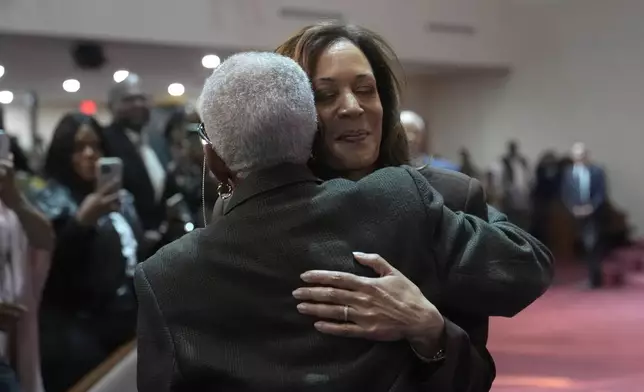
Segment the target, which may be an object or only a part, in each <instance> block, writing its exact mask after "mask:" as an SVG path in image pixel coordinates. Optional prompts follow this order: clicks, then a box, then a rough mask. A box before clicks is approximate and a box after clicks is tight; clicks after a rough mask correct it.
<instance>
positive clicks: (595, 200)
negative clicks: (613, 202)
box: [561, 164, 606, 211]
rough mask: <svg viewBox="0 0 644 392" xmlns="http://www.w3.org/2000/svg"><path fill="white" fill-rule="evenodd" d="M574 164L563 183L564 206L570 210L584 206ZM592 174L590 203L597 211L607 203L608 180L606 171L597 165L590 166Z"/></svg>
mask: <svg viewBox="0 0 644 392" xmlns="http://www.w3.org/2000/svg"><path fill="white" fill-rule="evenodd" d="M574 167H575V166H574V164H573V165H570V166H568V167H567V168H566V169H565V170H564V173H563V179H562V183H561V196H562V199H563V202H564V204H565V205H566V207H567V208H568V209H570V210H572V208H573V207H575V206H580V205H582V204H583V203H582V201H581V192H580V189H579V182H578V181H577V180H576V179H575V175H574V173H573V170H574ZM588 171H589V173H590V203H591V204H592V206H593V209H594V210H595V211H597V210H598V209H599V208H600V207H601V206H602V205H603V204H604V203H605V202H606V178H605V175H604V170H603V169H602V168H601V167H599V166H596V165H589V166H588Z"/></svg>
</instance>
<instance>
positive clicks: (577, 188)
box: [561, 143, 606, 289]
mask: <svg viewBox="0 0 644 392" xmlns="http://www.w3.org/2000/svg"><path fill="white" fill-rule="evenodd" d="M570 155H571V158H572V165H570V166H569V167H568V168H567V169H566V170H565V171H564V173H563V179H562V184H561V192H562V199H563V202H564V204H565V205H566V207H567V208H568V210H569V211H570V212H571V213H572V215H573V216H574V217H575V220H576V222H577V230H578V234H579V236H580V237H581V240H582V243H583V245H584V252H585V258H586V263H587V266H588V274H589V279H590V281H589V285H590V288H592V289H596V288H599V287H601V286H602V283H603V282H602V270H601V261H602V256H603V255H602V253H603V252H602V250H601V247H600V245H601V241H600V235H599V234H600V227H599V225H600V221H599V218H600V214H599V213H600V212H601V208H602V207H603V206H604V203H605V202H606V178H605V174H604V170H603V169H602V168H601V167H599V166H597V165H595V164H593V163H592V162H591V161H590V159H589V157H588V155H589V152H588V149H587V148H586V145H585V144H583V143H575V144H574V145H573V146H572V148H571V149H570Z"/></svg>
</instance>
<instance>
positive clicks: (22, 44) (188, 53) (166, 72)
mask: <svg viewBox="0 0 644 392" xmlns="http://www.w3.org/2000/svg"><path fill="white" fill-rule="evenodd" d="M73 43H74V42H73V41H71V40H67V39H58V38H44V37H27V36H10V35H0V65H3V66H4V68H5V74H4V76H3V77H2V78H0V90H10V91H12V92H14V96H15V97H16V98H15V99H18V97H19V96H20V95H21V93H24V92H27V91H35V92H36V93H37V94H38V98H39V100H40V101H41V102H48V103H64V102H70V101H74V102H78V101H80V100H83V99H92V100H96V101H97V102H99V103H101V102H104V101H105V100H106V99H107V91H108V90H109V88H110V86H112V85H113V84H114V80H113V74H114V72H115V71H117V70H119V69H126V70H129V71H130V72H134V73H137V74H139V76H140V77H141V79H142V82H143V85H144V88H145V89H146V90H147V92H148V93H149V94H151V95H152V96H153V97H155V98H156V99H163V98H165V97H168V93H167V88H168V85H169V84H171V83H175V82H178V83H182V84H183V85H184V86H185V89H186V93H185V95H186V96H187V97H191V96H196V95H197V94H198V93H199V91H200V89H201V86H202V84H203V80H204V79H205V78H206V77H207V76H208V75H209V72H210V71H209V70H208V69H206V68H204V67H203V66H202V65H201V58H202V57H203V56H204V55H206V54H210V53H214V54H217V55H218V56H220V57H221V58H224V57H226V56H228V55H230V54H231V53H230V52H224V51H217V50H212V49H208V48H186V47H169V46H161V45H142V44H131V43H113V42H107V43H104V52H105V57H106V58H107V63H106V64H105V66H104V67H103V68H102V69H100V70H97V71H86V70H80V69H78V67H77V66H76V65H75V64H74V61H73V59H72V56H71V54H70V48H71V46H72V45H73ZM66 79H77V80H79V81H80V83H81V88H80V90H79V91H78V92H76V93H68V92H65V90H63V88H62V83H63V81H64V80H66Z"/></svg>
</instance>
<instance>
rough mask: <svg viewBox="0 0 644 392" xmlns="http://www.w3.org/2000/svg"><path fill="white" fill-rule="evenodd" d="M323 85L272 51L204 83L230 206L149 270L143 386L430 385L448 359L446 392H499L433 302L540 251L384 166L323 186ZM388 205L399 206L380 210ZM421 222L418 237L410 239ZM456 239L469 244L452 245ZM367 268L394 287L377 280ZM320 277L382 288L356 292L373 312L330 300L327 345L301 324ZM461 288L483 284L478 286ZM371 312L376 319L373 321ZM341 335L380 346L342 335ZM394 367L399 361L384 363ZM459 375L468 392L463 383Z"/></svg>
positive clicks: (246, 58) (143, 313)
mask: <svg viewBox="0 0 644 392" xmlns="http://www.w3.org/2000/svg"><path fill="white" fill-rule="evenodd" d="M321 61H322V60H321ZM310 86H311V85H310V81H309V79H308V77H307V75H306V73H305V72H304V71H303V70H302V69H301V68H300V67H299V66H298V65H297V64H296V63H295V62H294V61H292V60H290V59H287V58H285V57H282V56H278V55H275V54H270V53H243V54H238V55H235V56H232V57H230V58H228V59H227V60H226V61H224V62H223V63H222V64H221V65H220V66H219V67H218V68H217V69H216V70H215V71H214V72H213V74H212V76H211V77H210V78H209V79H208V80H207V81H206V84H205V86H204V89H203V92H202V95H201V97H200V100H199V102H200V114H201V117H202V119H203V121H204V137H205V140H207V141H208V142H209V144H208V145H207V146H206V147H205V154H206V157H207V162H208V166H209V168H210V170H211V171H212V172H214V173H215V174H216V176H217V177H218V178H219V180H220V181H222V183H223V184H230V186H231V189H230V190H229V192H228V194H229V196H230V197H229V198H228V199H227V200H228V202H227V203H226V205H225V211H224V215H223V216H222V217H221V218H220V219H218V220H216V221H215V222H214V223H213V224H212V225H211V226H208V227H207V228H206V229H204V230H199V231H197V232H194V233H191V234H189V235H187V236H185V237H183V238H182V239H180V240H179V241H176V242H174V243H172V244H170V245H168V246H167V247H165V248H163V249H162V250H161V251H160V252H159V253H157V254H156V255H155V256H153V257H152V258H151V259H149V260H147V261H146V262H144V263H143V264H142V265H141V266H139V267H138V268H137V275H136V284H137V294H138V298H139V300H140V312H139V334H138V350H139V373H138V377H139V391H141V392H145V391H159V392H161V391H167V390H174V391H181V390H186V391H188V390H194V389H195V388H199V387H200V388H204V387H206V388H209V389H220V390H236V391H250V390H265V391H278V390H279V391H303V390H334V391H350V390H351V391H354V390H369V391H374V392H375V391H378V390H382V391H384V390H387V391H409V390H418V388H421V387H422V388H427V386H426V382H427V380H428V379H431V378H432V376H433V371H434V370H435V369H437V368H440V366H441V365H440V363H441V362H442V361H443V360H446V361H449V362H450V363H451V366H456V367H458V368H459V370H460V372H455V373H454V374H452V376H451V377H450V380H449V381H447V382H448V383H449V385H450V386H452V387H450V389H447V388H444V389H443V390H454V389H456V390H461V389H463V388H462V387H463V386H464V385H470V383H472V384H475V385H485V386H486V385H487V382H488V378H487V373H486V372H485V371H484V372H483V373H484V374H481V373H480V371H481V369H482V368H485V366H481V365H480V363H479V362H480V360H479V359H478V358H477V354H476V352H473V351H470V345H469V340H468V339H467V336H466V335H465V334H464V333H463V331H462V330H461V329H460V328H458V327H457V326H454V325H452V324H451V323H449V322H446V321H445V320H444V319H443V318H442V316H441V315H440V314H439V313H438V311H437V310H436V308H435V307H434V306H433V304H432V303H431V302H430V301H434V300H436V299H439V298H443V296H444V295H445V296H446V297H448V296H449V294H450V293H449V291H448V290H447V292H445V291H444V288H445V287H446V286H448V285H446V284H445V280H447V279H449V280H451V279H455V280H456V281H460V274H459V273H458V270H461V269H463V270H464V271H465V270H468V266H469V265H470V262H471V261H473V260H477V261H478V262H480V263H482V264H484V265H486V266H488V267H490V266H492V265H496V263H497V260H496V257H500V258H502V259H503V258H507V259H512V260H514V262H515V263H521V261H524V262H526V263H528V264H529V263H531V260H532V258H533V257H534V256H533V248H532V247H531V246H526V244H524V242H523V240H519V241H518V242H517V243H515V242H513V241H511V240H508V238H507V237H506V234H504V232H505V230H504V229H500V228H498V227H492V226H491V225H489V224H487V223H485V222H484V221H482V220H480V219H477V218H475V217H470V216H465V217H463V216H462V215H456V214H455V213H453V212H452V211H449V210H448V209H446V208H444V205H443V203H442V198H441V197H440V196H439V195H438V194H437V193H435V191H434V190H433V189H432V188H431V187H430V186H429V184H428V183H427V181H426V180H425V179H424V178H423V177H422V176H421V174H420V173H419V172H418V171H416V170H415V169H413V168H410V167H405V168H397V167H396V168H394V167H390V168H388V169H383V170H379V171H376V172H375V173H373V174H371V175H367V176H365V177H364V178H362V179H361V180H360V181H356V182H354V181H348V180H345V179H335V180H329V181H327V182H324V183H322V182H321V181H320V180H319V179H317V178H316V177H315V176H314V175H313V174H312V172H311V171H310V169H309V168H308V167H307V161H308V160H309V158H310V155H311V151H312V147H313V143H314V139H315V137H316V133H317V115H316V107H315V101H314V96H313V91H311V87H310ZM374 88H375V87H374ZM240 96H241V97H248V98H247V99H243V100H240V99H239V97H240ZM222 107H225V108H227V109H228V110H225V111H222V110H221V108H222ZM318 110H320V109H318ZM396 118H397V117H396ZM363 119H365V118H363ZM353 120H354V121H353V125H354V126H356V127H359V126H360V124H359V121H358V120H356V119H355V118H354V119H353ZM368 120H375V121H376V122H378V120H376V119H375V118H374V117H371V118H369V119H368ZM361 124H362V126H363V127H365V128H350V129H349V130H348V131H346V133H345V134H343V138H346V140H345V141H344V142H346V143H354V142H355V143H361V142H362V141H364V142H366V144H369V143H370V142H371V141H372V140H371V139H370V138H369V137H368V136H367V138H369V139H370V140H369V141H366V140H364V139H365V138H364V132H365V131H370V130H371V129H372V128H370V126H371V125H373V124H372V123H371V122H366V123H361ZM356 130H358V131H361V132H363V133H362V134H361V135H360V134H358V135H357V134H356V133H357V132H356ZM333 131H337V129H334V130H333ZM335 136H338V134H337V133H336V134H335ZM361 137H362V138H361ZM402 138H403V139H402V140H404V135H402ZM334 140H337V139H336V138H334ZM339 143H340V142H339ZM338 147H340V146H338ZM357 152H364V151H357ZM222 197H223V194H222ZM383 206H389V207H388V208H387V210H386V211H383ZM265 222H272V224H271V225H270V226H267V225H266V223H265ZM351 227H355V228H356V230H351V229H350V228H351ZM408 227H416V228H417V230H412V231H411V232H409V231H408V230H407V231H404V230H402V229H403V228H408ZM510 232H512V230H510ZM452 236H454V237H452ZM456 237H458V238H462V241H460V242H458V243H452V242H451V241H450V240H451V238H456ZM428 238H433V241H427V239H428ZM447 242H449V244H447ZM497 242H500V243H499V244H498V246H490V243H492V244H496V243H497ZM360 244H362V245H360ZM506 245H507V246H506ZM356 246H364V247H369V248H371V249H372V250H376V251H380V252H383V253H384V254H386V255H388V256H389V257H392V258H393V259H395V262H396V263H395V265H396V266H397V268H400V271H398V270H397V269H395V268H394V267H393V266H391V265H389V264H388V263H387V262H386V261H384V260H383V259H382V258H378V257H377V256H374V255H370V256H368V255H355V254H353V255H352V252H351V251H352V250H355V247H356ZM465 248H467V252H465ZM490 250H493V251H492V252H490ZM465 253H466V254H465ZM492 253H495V254H494V255H493V254H492ZM394 255H396V256H395V257H394ZM354 257H355V259H357V260H358V263H356V262H355V261H354ZM365 266H369V267H371V268H374V270H375V272H377V273H381V274H386V275H387V276H386V277H384V278H383V279H380V278H377V277H374V276H375V274H374V271H369V269H367V268H365ZM315 267H318V268H321V269H326V268H329V267H331V268H333V269H335V268H337V269H339V270H342V271H344V272H345V274H346V275H351V274H349V272H351V273H355V274H359V273H365V274H366V275H368V276H370V277H373V278H363V280H361V281H359V282H358V283H359V284H358V285H357V286H358V287H356V286H354V287H353V289H358V291H360V294H363V293H364V298H367V299H365V301H364V302H360V301H359V300H358V301H353V299H355V298H353V296H354V295H360V294H355V293H349V292H345V293H344V294H343V295H338V296H331V297H329V298H335V299H337V300H346V301H349V302H344V303H342V304H339V303H335V304H333V305H331V306H325V305H320V306H322V307H325V311H324V312H323V313H325V316H324V317H322V318H324V319H326V320H328V321H327V323H320V322H317V323H315V328H316V329H318V330H319V331H321V332H324V334H320V333H318V331H316V329H314V328H313V327H312V326H311V323H312V321H311V320H310V319H309V318H307V317H302V316H299V315H298V314H297V313H295V309H296V307H295V305H296V302H295V300H294V299H293V297H295V299H296V300H298V301H300V300H301V299H305V298H306V289H302V288H300V289H298V290H296V292H293V293H292V291H293V290H294V289H295V288H297V285H298V284H302V282H300V281H299V279H300V278H301V275H300V274H301V273H302V272H303V271H304V270H305V269H306V268H315ZM325 267H326V268H325ZM319 272H320V271H318V273H319ZM345 274H342V273H334V275H333V276H335V277H340V278H342V277H343V276H342V275H345ZM403 274H408V275H409V276H410V277H411V279H413V280H414V281H415V282H417V283H418V285H419V286H421V287H422V290H423V291H421V289H419V286H416V285H415V284H414V283H412V282H411V281H410V280H409V279H407V278H406V277H405V276H404V275H403ZM311 275H316V273H308V276H311ZM333 276H332V277H331V280H334V279H333ZM352 276H354V277H356V278H357V275H352ZM357 279H359V278H357ZM304 280H305V281H306V282H309V283H320V282H315V279H314V278H312V280H308V279H307V278H306V277H304ZM341 280H342V279H341ZM353 282H354V283H356V281H355V280H354V281H353ZM242 283H243V284H242ZM345 283H349V282H345ZM454 283H455V284H457V285H458V284H460V283H457V282H454ZM461 283H463V284H465V285H467V286H468V287H470V288H473V289H474V290H477V289H478V288H474V287H473V286H470V281H461ZM368 287H371V288H373V287H377V288H378V289H380V290H384V291H385V292H386V294H385V295H383V296H381V297H378V298H377V299H379V300H381V301H380V302H378V301H376V302H373V303H371V302H370V299H369V298H368V295H369V294H370V293H371V294H374V292H373V291H370V292H366V291H362V290H367V288H368ZM345 288H348V286H345ZM542 289H543V287H539V290H542ZM338 294H340V293H339V292H338ZM424 294H425V295H428V296H429V297H425V296H424ZM291 295H293V297H291ZM300 295H301V296H300ZM468 296H469V298H470V299H471V300H472V301H476V300H478V301H480V302H482V306H486V305H487V306H492V307H494V306H495V305H494V299H496V298H494V299H491V297H490V296H488V291H487V290H486V288H485V287H483V291H482V292H477V293H476V294H472V293H461V298H465V297H468ZM478 296H483V297H484V298H482V299H481V298H478ZM493 297H494V295H493ZM257 298H263V299H264V300H263V301H259V302H258V301H257ZM361 298H362V296H361ZM289 299H290V300H289ZM327 299H328V298H327ZM503 299H504V300H506V301H507V300H509V299H506V298H503ZM445 300H446V301H452V300H456V301H458V299H455V298H454V299H452V298H449V299H447V298H445ZM488 300H491V302H492V303H488V302H487V301H488ZM369 305H373V307H370V306H369ZM467 305H470V306H471V307H473V308H476V307H477V305H479V303H478V302H477V303H473V302H472V303H469V304H467ZM467 305H465V306H467ZM313 307H315V305H313ZM313 307H312V305H311V304H307V303H300V304H299V306H297V310H298V311H299V312H300V313H303V314H315V312H313V313H310V312H309V311H307V308H311V309H313ZM368 309H371V311H372V313H373V314H371V315H370V314H368V313H365V311H368ZM387 315H389V317H387ZM316 316H317V314H316ZM242 318H243V319H245V320H244V321H245V322H242V323H240V320H241V319H242ZM331 320H336V321H337V320H343V321H344V323H343V324H342V327H344V328H347V329H349V332H353V333H349V334H346V335H344V334H342V333H333V331H332V329H333V328H332V327H333V325H334V324H335V323H331ZM383 323H384V325H383ZM322 324H327V328H328V329H327V328H324V327H323V326H322ZM447 324H449V326H448V327H445V326H446V325H447ZM368 326H372V327H374V328H373V329H372V328H367V327H368ZM335 334H338V335H341V336H354V337H358V336H360V337H369V338H371V340H362V339H353V340H349V341H347V340H344V339H338V338H337V337H334V336H329V335H335ZM365 334H366V335H368V336H365ZM186 336H188V339H187V340H186V339H185V337H186ZM177 341H178V343H176V344H175V343H173V342H177ZM378 341H380V342H378ZM443 341H445V343H443ZM268 342H270V344H267V343H268ZM385 342H386V343H385ZM443 344H444V345H445V347H446V348H447V351H449V353H451V354H448V357H445V356H444V355H443V354H442V352H443V348H442V347H443ZM410 345H411V346H412V348H410V347H409V346H410ZM191 347H199V350H197V351H195V350H192V349H190V348H191ZM413 350H415V351H416V354H414V351H413ZM383 361H389V363H388V365H387V366H386V367H383V366H382V364H383ZM175 363H181V364H182V365H181V368H180V369H179V368H177V367H176V366H175V365H174V364H175ZM456 374H458V375H459V376H461V377H463V378H465V382H463V383H462V384H460V383H459V382H458V381H456V380H454V377H456ZM456 385H458V387H457V386H456ZM470 390H471V389H470Z"/></svg>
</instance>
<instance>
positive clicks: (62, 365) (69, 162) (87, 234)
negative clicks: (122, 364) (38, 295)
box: [31, 114, 143, 392]
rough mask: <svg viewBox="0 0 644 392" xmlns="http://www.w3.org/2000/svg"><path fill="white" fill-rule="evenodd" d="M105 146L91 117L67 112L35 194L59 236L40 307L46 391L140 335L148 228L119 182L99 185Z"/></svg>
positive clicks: (55, 390) (58, 391)
mask: <svg viewBox="0 0 644 392" xmlns="http://www.w3.org/2000/svg"><path fill="white" fill-rule="evenodd" d="M103 146H104V142H103V136H102V132H101V128H100V126H99V125H98V123H97V122H96V120H94V118H92V117H89V116H85V115H82V114H68V115H66V116H64V117H63V119H62V120H61V121H60V123H59V124H58V126H57V127H56V129H55V131H54V135H53V137H52V141H51V144H50V146H49V150H48V152H47V157H46V160H45V167H44V173H45V176H46V177H47V180H48V183H47V184H46V186H44V187H42V189H35V190H34V191H33V193H32V195H31V197H32V199H33V200H34V201H35V203H36V205H37V206H38V207H39V208H40V209H41V210H42V211H44V212H45V214H46V215H47V216H48V217H49V219H50V220H51V221H52V222H53V225H54V229H55V231H56V235H57V239H56V249H55V251H54V254H53V259H52V266H51V270H50V276H49V279H48V280H47V284H46V286H45V292H44V297H43V301H42V306H41V331H40V332H41V350H42V371H43V379H44V383H45V389H46V390H47V392H62V391H66V390H67V389H69V388H70V387H72V386H73V385H74V384H75V383H76V382H77V381H79V380H80V379H81V378H82V377H83V376H84V375H86V374H87V373H88V372H90V371H91V370H93V369H94V368H95V367H96V366H97V365H99V364H100V363H101V362H102V361H103V360H105V359H106V358H107V357H108V356H109V355H110V354H111V353H112V352H113V351H114V350H116V349H117V348H118V347H120V346H122V345H124V344H126V343H128V342H129V341H130V340H132V339H134V336H135V328H136V300H135V297H134V292H133V288H132V276H133V274H134V267H135V265H136V264H137V263H138V262H139V260H141V257H140V254H139V253H140V252H141V246H139V244H140V243H141V239H142V234H143V233H142V230H141V227H140V225H139V222H138V218H137V215H136V212H135V209H134V204H133V198H132V196H131V195H130V194H129V193H127V192H126V191H124V190H122V189H120V187H119V184H116V183H113V184H107V185H106V186H103V187H102V188H99V189H97V188H96V185H95V182H96V165H97V161H98V159H99V158H101V157H102V156H103V155H104V147H103Z"/></svg>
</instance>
